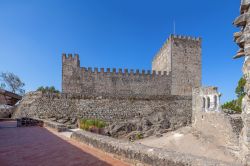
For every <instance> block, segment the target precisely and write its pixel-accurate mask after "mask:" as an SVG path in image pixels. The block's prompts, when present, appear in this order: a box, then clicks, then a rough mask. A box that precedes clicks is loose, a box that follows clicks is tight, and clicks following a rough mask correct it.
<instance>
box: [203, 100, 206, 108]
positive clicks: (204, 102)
mask: <svg viewBox="0 0 250 166" xmlns="http://www.w3.org/2000/svg"><path fill="white" fill-rule="evenodd" d="M202 103H203V104H202V108H206V99H205V97H203V98H202Z"/></svg>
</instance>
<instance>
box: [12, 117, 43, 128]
mask: <svg viewBox="0 0 250 166" xmlns="http://www.w3.org/2000/svg"><path fill="white" fill-rule="evenodd" d="M16 121H17V127H30V126H41V127H42V126H43V121H42V120H38V119H32V118H20V119H16Z"/></svg>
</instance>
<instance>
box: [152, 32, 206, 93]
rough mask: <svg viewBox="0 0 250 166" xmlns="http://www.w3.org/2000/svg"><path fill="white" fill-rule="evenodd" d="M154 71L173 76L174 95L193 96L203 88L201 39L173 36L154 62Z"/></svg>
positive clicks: (172, 91) (172, 89) (172, 90)
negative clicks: (197, 88)
mask: <svg viewBox="0 0 250 166" xmlns="http://www.w3.org/2000/svg"><path fill="white" fill-rule="evenodd" d="M152 70H155V71H167V73H170V74H171V77H172V78H171V81H172V83H171V94H172V95H186V96H191V95H192V88H194V87H200V86H201V38H191V37H186V36H175V35H171V36H170V37H169V38H168V40H167V42H166V43H165V44H164V45H163V47H162V48H161V50H160V51H159V52H158V54H157V55H156V56H155V58H154V60H153V62H152Z"/></svg>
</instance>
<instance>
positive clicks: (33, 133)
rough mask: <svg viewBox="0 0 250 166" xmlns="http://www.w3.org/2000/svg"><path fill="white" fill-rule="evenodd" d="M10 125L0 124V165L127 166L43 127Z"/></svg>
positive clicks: (6, 123)
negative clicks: (16, 126)
mask: <svg viewBox="0 0 250 166" xmlns="http://www.w3.org/2000/svg"><path fill="white" fill-rule="evenodd" d="M4 126H5V127H8V128H3V127H4ZM11 126H12V127H13V126H15V123H13V122H0V166H52V165H53V166H128V164H126V163H124V162H122V161H119V160H117V159H114V158H112V157H111V156H109V155H107V154H105V153H103V152H101V151H99V150H97V149H94V148H91V147H89V146H87V145H84V144H81V143H78V142H76V141H73V140H71V139H66V138H62V137H61V136H59V135H58V134H56V133H53V132H51V131H49V130H47V129H46V128H42V127H24V128H9V127H11Z"/></svg>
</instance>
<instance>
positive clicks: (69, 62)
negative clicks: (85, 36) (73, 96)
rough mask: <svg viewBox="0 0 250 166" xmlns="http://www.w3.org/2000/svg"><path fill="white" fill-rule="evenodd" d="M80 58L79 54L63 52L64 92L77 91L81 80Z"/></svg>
mask: <svg viewBox="0 0 250 166" xmlns="http://www.w3.org/2000/svg"><path fill="white" fill-rule="evenodd" d="M79 72H80V60H79V55H78V54H75V55H74V56H73V55H72V54H68V55H66V54H62V92H63V93H70V92H75V91H76V90H75V88H77V87H76V86H72V84H75V85H76V84H79V82H80V77H79V76H80V74H79Z"/></svg>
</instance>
